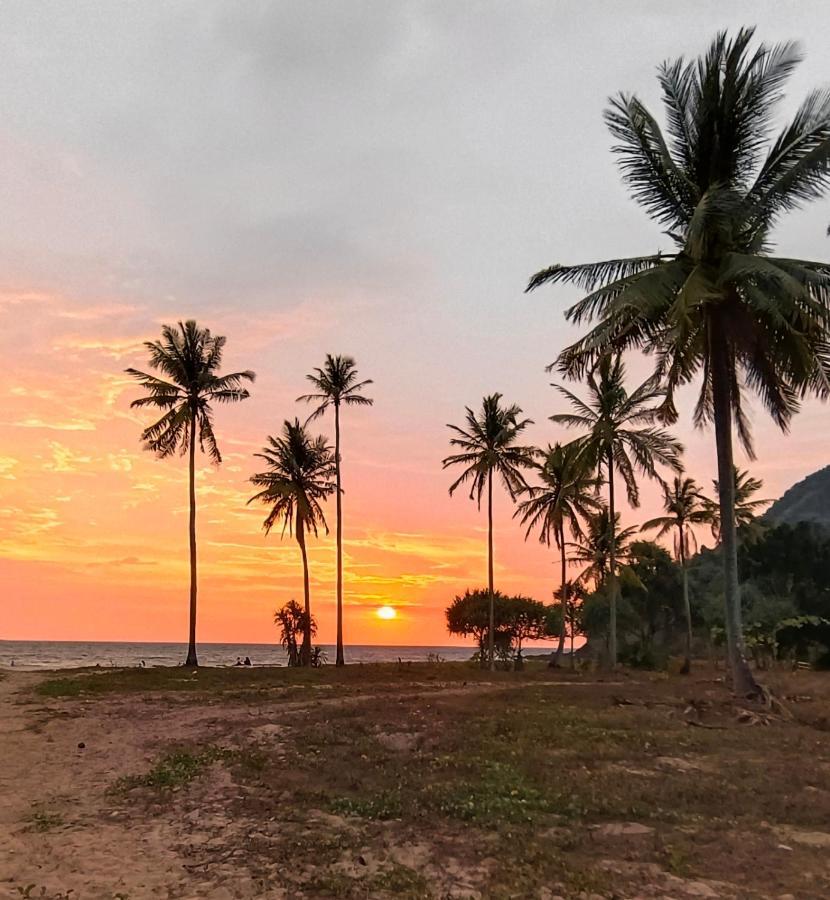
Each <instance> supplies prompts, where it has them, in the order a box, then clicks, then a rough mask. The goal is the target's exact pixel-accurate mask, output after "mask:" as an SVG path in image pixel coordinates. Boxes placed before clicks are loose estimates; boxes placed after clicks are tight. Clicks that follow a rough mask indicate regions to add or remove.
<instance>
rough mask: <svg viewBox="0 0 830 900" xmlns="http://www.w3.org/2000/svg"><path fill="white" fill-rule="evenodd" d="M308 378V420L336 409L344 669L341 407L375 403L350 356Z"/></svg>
mask: <svg viewBox="0 0 830 900" xmlns="http://www.w3.org/2000/svg"><path fill="white" fill-rule="evenodd" d="M306 378H307V379H308V380H309V381H310V382H311V383H312V384H313V385H314V387H315V390H316V392H315V393H313V394H303V396H302V397H298V398H297V399H298V400H302V401H305V402H306V403H314V404H315V409H314V411H313V412H312V414H311V415H310V416H309V419H308V421H309V422H311V421H312V420H313V419H316V418H317V417H318V416H322V415H323V414H324V413H325V411H326V410H327V409H328V408H329V407H330V406H332V407H334V466H335V482H336V484H337V492H336V494H335V498H336V503H337V532H336V537H337V659H336V662H335V665H338V666H342V665H345V663H346V660H345V658H344V655H343V508H342V502H343V488H342V482H341V471H340V469H341V456H340V407H341V406H371V405H372V402H373V401H372V400H370V399H369V398H368V397H364V396H363V394H361V393H360V392H361V391H362V390H363V388H365V387H366V386H367V385H370V384H372V381H371V379H366V380H365V381H358V380H357V367H356V366H355V361H354V360H353V359H352V358H351V356H332V355H331V354H330V353H327V354H326V361H325V362H324V363H323V367H322V368H321V369H315V370H314V372H313V373H312V374H311V375H306Z"/></svg>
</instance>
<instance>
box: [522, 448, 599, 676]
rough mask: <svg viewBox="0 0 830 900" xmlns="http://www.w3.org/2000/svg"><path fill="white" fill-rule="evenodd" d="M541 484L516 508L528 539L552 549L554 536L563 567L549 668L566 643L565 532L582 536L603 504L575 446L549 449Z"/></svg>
mask: <svg viewBox="0 0 830 900" xmlns="http://www.w3.org/2000/svg"><path fill="white" fill-rule="evenodd" d="M538 474H539V480H540V481H541V484H540V485H533V486H531V487H528V488H527V489H526V490H525V492H524V493H525V495H526V496H527V499H526V500H523V501H522V502H521V503H520V504H519V505H518V507H517V508H516V512H515V515H516V516H519V518H520V519H521V522H522V524H523V525H526V526H527V531H526V532H525V540H526V539H527V538H528V537H530V534H531V532H532V531H534V530H537V531H538V534H539V541H540V542H541V543H543V544H546V545H547V546H550V542H551V537H552V538H553V540H554V543H555V544H556V548H557V550H559V558H560V564H561V581H560V594H559V597H560V604H561V607H562V612H561V613H560V619H561V622H562V628H561V630H560V632H559V643H558V645H557V648H556V650H555V651H554V653H553V654H551V660H550V665H551V666H552V667H553V666H556V665H558V664H559V658H560V656H561V655H562V648H563V646H564V643H565V619H566V616H565V614H564V611H565V609H566V608H567V604H568V591H567V588H568V575H567V566H568V550H567V544H566V542H565V533H566V530H567V531H568V532H569V533H570V536H571V538H572V539H573V540H576V539H577V538H580V537H583V530H582V524H581V521H580V520H581V519H586V518H587V517H588V516H590V515H591V514H592V513H594V512H596V511H597V510H598V509H599V508H600V506H601V504H600V501H599V500H598V499H597V497H596V479H595V478H594V477H593V475H592V472H591V469H590V468H589V467H588V466H587V465H586V456H585V454H584V453H583V452H582V450H581V448H580V446H579V445H578V444H576V443H570V444H564V445H563V444H556V445H555V446H553V447H550V446H549V447H548V449H547V452H546V453H545V457H544V461H543V462H542V464H541V465H540V466H539V472H538Z"/></svg>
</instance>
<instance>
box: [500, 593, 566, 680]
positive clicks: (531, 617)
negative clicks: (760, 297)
mask: <svg viewBox="0 0 830 900" xmlns="http://www.w3.org/2000/svg"><path fill="white" fill-rule="evenodd" d="M563 626H564V623H563V621H562V611H561V609H560V608H559V607H556V606H545V604H544V603H540V602H539V601H538V600H533V599H531V598H530V597H522V596H516V597H509V598H508V600H507V627H508V629H509V633H510V638H511V646H512V647H514V648H515V652H516V655H515V658H514V664H515V665H514V667H515V668H516V669H517V670H518V669H521V668H522V665H523V661H522V644H523V643H524V642H525V641H543V640H547V639H548V638H552V637H555V636H556V635H561V634H562V630H563Z"/></svg>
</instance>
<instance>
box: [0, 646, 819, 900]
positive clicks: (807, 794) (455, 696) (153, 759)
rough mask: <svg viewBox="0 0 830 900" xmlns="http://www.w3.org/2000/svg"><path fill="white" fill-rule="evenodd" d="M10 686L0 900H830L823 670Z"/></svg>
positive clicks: (2, 701) (380, 675)
mask: <svg viewBox="0 0 830 900" xmlns="http://www.w3.org/2000/svg"><path fill="white" fill-rule="evenodd" d="M766 683H767V684H768V685H769V686H770V688H772V690H773V693H774V695H775V696H776V697H777V698H780V699H781V701H782V705H780V706H779V705H776V706H774V707H773V708H772V709H770V708H769V707H762V706H750V705H748V704H745V703H738V702H736V701H735V700H734V698H733V697H731V695H730V694H729V692H728V690H727V689H726V688H725V686H724V685H723V683H722V681H721V680H720V679H719V677H718V673H716V672H714V671H712V670H710V669H708V668H707V669H704V668H703V667H699V668H698V669H697V670H696V671H694V672H693V674H692V675H691V676H688V677H682V676H677V677H667V676H665V675H657V674H648V673H637V674H635V673H631V672H620V673H614V674H613V675H606V676H600V675H598V674H596V673H589V672H585V673H579V674H573V673H569V672H567V671H566V672H559V673H551V672H548V671H547V670H546V669H544V668H543V667H542V666H538V667H533V666H531V667H529V669H528V671H527V672H524V673H515V674H514V673H498V674H496V675H489V674H488V673H481V672H479V671H477V670H475V669H472V668H469V667H466V666H463V665H460V664H449V663H443V664H436V665H427V664H424V665H413V666H394V665H390V666H365V667H349V668H347V669H346V670H339V671H337V670H334V669H333V668H332V667H327V668H326V669H324V670H321V671H318V672H290V671H287V670H285V669H272V670H268V669H259V670H256V671H254V672H246V673H241V672H239V671H238V670H237V671H236V672H231V671H230V670H199V673H198V674H197V675H191V674H190V673H188V672H187V671H186V670H181V669H178V670H177V669H168V670H145V671H142V670H129V671H128V670H101V671H98V672H85V673H77V674H68V673H64V674H61V675H58V676H56V675H52V674H34V673H24V672H15V673H9V674H7V675H6V676H5V677H4V678H2V680H0V759H1V760H2V765H0V897H3V898H5V897H9V898H19V897H32V898H34V897H41V898H62V900H66V898H71V900H98V898H102V900H103V898H106V900H115V898H120V900H140V898H194V900H195V898H199V900H202V898H204V900H225V898H254V897H268V898H271V897H273V898H294V897H297V898H341V897H343V898H370V897H379V898H384V897H390V898H391V897H403V898H421V897H424V898H427V897H433V898H507V897H516V898H524V897H533V898H539V900H553V898H556V897H568V898H570V897H578V898H586V900H599V898H637V897H642V898H658V897H666V898H668V897H671V898H679V900H683V898H691V897H704V898H706V897H735V898H737V897H740V898H744V897H746V898H752V897H777V898H780V900H785V898H787V897H798V898H801V897H804V898H813V897H814V898H819V897H827V896H830V690H829V689H830V675H825V674H819V673H809V672H799V673H786V674H785V673H774V674H770V675H768V676H767V678H766Z"/></svg>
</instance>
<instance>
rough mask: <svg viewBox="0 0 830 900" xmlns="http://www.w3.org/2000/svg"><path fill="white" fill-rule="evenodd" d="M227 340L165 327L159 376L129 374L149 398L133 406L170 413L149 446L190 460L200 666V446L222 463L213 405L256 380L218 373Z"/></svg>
mask: <svg viewBox="0 0 830 900" xmlns="http://www.w3.org/2000/svg"><path fill="white" fill-rule="evenodd" d="M225 340H226V339H225V338H224V337H219V336H215V335H213V334H211V332H210V330H209V329H208V328H199V326H198V325H197V324H196V322H194V321H193V320H192V319H189V320H188V321H187V322H184V323H182V322H179V324H178V325H177V326H172V325H165V326H163V327H162V329H161V339H160V340H158V341H147V342H145V344H144V346H145V347H146V348H147V350H149V352H150V366H151V367H152V368H153V369H155V370H156V372H158V373H159V374H158V375H152V374H147V373H146V372H140V371H139V370H138V369H127V370H126V371H127V374H128V375H131V376H132V377H133V378H135V379H136V380H137V381H138V383H139V384H140V385H141V387H142V388H144V390H145V391H146V392H147V396H145V397H139V399H138V400H133V402H132V403H131V404H130V407H131V408H132V409H143V408H144V407H146V406H149V407H152V408H154V409H157V410H162V411H163V413H164V414H163V415H162V417H161V418H160V419H159V420H158V421H157V422H154V423H153V424H152V425H150V426H149V427H147V428H145V429H144V431H142V433H141V439H142V440H143V441H144V445H145V448H146V449H147V450H151V451H152V452H153V453H155V454H156V455H157V456H159V457H160V458H162V459H164V458H166V457H168V456H172V454H173V453H175V452H176V451H177V450H178V451H179V452H180V453H181V454H184V453H187V454H188V457H189V459H188V475H189V484H190V491H189V499H190V522H189V532H190V629H189V638H188V647H187V659H186V660H185V665H186V666H197V665H198V664H199V661H198V658H197V655H196V595H197V577H196V446H197V444H198V446H199V449H200V450H201V451H202V452H203V453H207V454H208V456H209V457H210V459H211V461H212V462H213V463H214V464H216V465H219V463H221V462H222V455H221V454H220V452H219V447H218V445H217V443H216V435H215V434H214V431H213V409H212V407H211V404H213V403H237V402H239V401H240V400H244V399H245V398H246V397H248V396H250V395H249V393H248V390H247V389H246V388H244V387H243V386H242V385H243V383H244V382H246V381H253V380H254V377H255V376H254V373H253V372H249V371H245V372H234V373H232V374H230V375H219V374H218V370H219V368H220V367H221V365H222V352H223V350H224V347H225ZM159 376H163V377H159Z"/></svg>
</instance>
